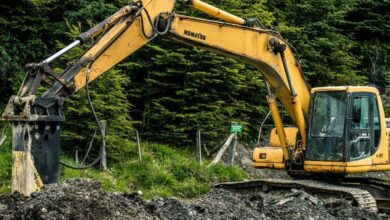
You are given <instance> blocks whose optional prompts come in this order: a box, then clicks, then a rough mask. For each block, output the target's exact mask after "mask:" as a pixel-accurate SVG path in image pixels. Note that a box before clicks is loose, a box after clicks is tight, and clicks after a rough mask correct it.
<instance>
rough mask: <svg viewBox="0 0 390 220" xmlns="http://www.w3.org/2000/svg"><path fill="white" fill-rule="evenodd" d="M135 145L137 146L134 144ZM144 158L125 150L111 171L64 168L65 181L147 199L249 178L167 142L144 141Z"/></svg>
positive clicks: (6, 168) (2, 181)
mask: <svg viewBox="0 0 390 220" xmlns="http://www.w3.org/2000/svg"><path fill="white" fill-rule="evenodd" d="M7 136H8V138H7V141H6V143H4V144H3V145H2V146H1V147H0V194H4V193H9V192H10V180H11V159H12V156H11V153H12V150H11V138H10V137H11V133H10V129H8V130H7ZM134 146H135V145H134ZM142 149H143V161H142V163H140V162H139V161H138V155H137V153H136V152H137V151H136V149H135V148H134V149H132V150H133V151H132V152H127V153H124V154H123V155H126V156H123V158H121V161H118V162H115V163H114V162H112V163H109V168H110V170H109V171H108V172H101V171H100V170H98V169H93V168H90V169H86V170H73V169H70V168H66V167H63V166H62V167H61V178H60V181H61V182H63V181H64V180H66V179H69V178H88V179H94V180H98V181H99V182H101V184H102V187H103V189H104V190H106V191H116V192H127V193H130V192H134V191H142V192H143V196H144V197H145V198H150V197H152V196H156V195H158V196H175V197H179V198H194V197H197V196H199V195H202V194H204V193H206V192H207V191H208V189H209V186H210V185H212V184H214V183H217V182H220V181H238V180H243V179H245V178H248V176H247V175H246V173H245V172H244V171H242V170H241V169H240V168H238V167H235V166H231V167H225V166H223V165H214V166H211V167H209V168H208V167H207V162H206V163H205V164H204V165H200V164H199V163H198V161H197V158H196V155H194V154H192V153H190V152H188V151H185V150H182V149H173V148H171V147H169V146H166V145H161V144H153V143H144V144H143V146H142ZM62 160H63V161H64V162H66V163H68V164H72V165H76V164H75V162H74V161H73V160H72V159H69V158H66V157H63V158H62Z"/></svg>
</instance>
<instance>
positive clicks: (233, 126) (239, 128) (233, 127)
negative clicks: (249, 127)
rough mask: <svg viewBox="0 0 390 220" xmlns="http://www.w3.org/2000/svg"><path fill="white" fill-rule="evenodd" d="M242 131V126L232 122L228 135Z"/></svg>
mask: <svg viewBox="0 0 390 220" xmlns="http://www.w3.org/2000/svg"><path fill="white" fill-rule="evenodd" d="M242 130H243V126H242V124H239V123H236V122H233V123H232V124H231V125H230V133H241V132H242Z"/></svg>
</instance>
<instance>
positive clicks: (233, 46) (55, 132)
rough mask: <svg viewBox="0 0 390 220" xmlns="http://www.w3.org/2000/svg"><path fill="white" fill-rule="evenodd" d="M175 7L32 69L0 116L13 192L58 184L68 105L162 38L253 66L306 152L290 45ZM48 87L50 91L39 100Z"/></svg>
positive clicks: (128, 17) (130, 13) (140, 4)
mask: <svg viewBox="0 0 390 220" xmlns="http://www.w3.org/2000/svg"><path fill="white" fill-rule="evenodd" d="M175 3H176V2H175V0H138V1H134V2H133V3H131V4H130V5H128V6H125V7H124V8H122V9H120V10H119V11H118V12H116V13H115V14H114V15H112V16H111V17H109V18H107V19H106V20H104V21H103V22H101V23H99V24H98V25H96V26H95V27H94V28H92V29H91V30H89V31H88V32H85V33H83V34H81V35H80V36H79V38H78V39H77V40H76V41H75V42H73V43H72V44H70V45H69V46H67V47H66V48H64V49H63V50H61V51H59V52H58V53H56V54H54V55H53V56H51V57H49V58H48V59H46V60H44V61H42V62H40V63H34V64H29V65H27V68H28V74H27V76H26V79H25V81H24V83H23V85H22V86H21V88H20V90H19V92H18V94H17V95H16V96H13V97H12V98H11V99H10V101H9V104H8V106H7V108H6V110H5V112H4V114H3V119H5V120H7V121H10V122H11V123H12V124H13V137H14V143H13V161H14V162H13V182H12V190H13V191H20V192H22V193H24V194H30V193H31V192H32V191H35V190H36V189H39V188H40V186H41V185H42V183H43V184H48V183H54V182H57V181H58V175H59V152H60V149H59V132H60V125H61V123H62V121H64V115H63V113H62V111H61V106H62V103H63V101H64V99H65V98H67V97H69V96H71V95H72V94H73V93H75V92H77V91H78V90H80V89H82V88H83V87H85V86H86V85H87V84H88V83H90V82H91V81H93V80H95V79H96V78H98V77H99V76H101V75H102V74H104V73H105V72H106V71H107V70H109V69H110V68H112V67H114V66H115V65H116V64H118V63H119V62H120V61H122V60H123V59H125V58H126V57H128V56H130V55H131V54H133V53H134V52H136V51H137V50H138V49H140V48H142V47H143V46H144V45H145V44H147V43H149V42H150V41H151V40H153V39H154V38H155V37H157V36H159V35H163V36H166V37H169V38H171V39H174V40H176V41H178V42H182V43H185V44H188V45H191V46H195V47H200V48H203V49H205V50H208V51H211V52H215V53H218V54H221V55H225V56H229V57H233V58H236V59H239V60H242V61H244V62H247V63H249V64H252V65H254V66H255V67H256V68H257V69H258V70H259V72H260V74H262V75H263V77H264V81H265V82H266V85H267V86H271V87H272V91H273V92H274V93H275V95H276V96H277V97H278V99H279V100H280V102H281V103H282V104H283V106H284V108H285V109H286V111H287V112H288V114H289V115H290V117H291V119H292V120H293V121H294V122H295V123H296V125H297V127H298V129H299V133H300V137H301V140H302V143H303V144H302V146H303V147H305V145H306V143H305V140H306V117H307V114H308V109H309V99H310V88H309V86H308V85H307V83H306V81H305V79H304V77H303V75H302V72H301V69H300V65H299V62H298V60H297V59H296V58H295V57H294V54H293V50H292V48H291V47H290V46H289V44H288V43H287V42H286V41H285V40H283V39H282V38H281V37H280V36H279V35H278V34H276V33H275V32H272V31H270V30H266V29H263V28H259V27H254V24H256V21H255V20H250V19H242V18H239V17H237V16H234V15H232V14H229V13H228V12H224V11H222V10H220V9H218V8H215V7H213V6H211V5H209V4H206V3H204V2H201V1H199V0H190V1H188V2H187V4H189V5H191V6H192V7H194V8H196V9H198V10H201V11H203V12H205V13H207V14H209V15H210V16H213V17H216V18H219V19H221V20H223V21H211V20H205V19H200V18H194V17H188V16H183V15H179V14H176V13H174V12H173V8H174V6H175ZM225 21H226V22H230V23H226V22H225ZM97 36H100V37H99V38H98V40H96V41H95V42H94V43H93V44H92V46H90V48H89V49H87V50H86V52H85V53H84V54H83V55H82V56H81V57H80V58H79V59H78V60H77V61H76V62H75V63H74V64H73V65H71V66H69V67H68V68H67V69H65V71H64V72H63V73H61V74H60V75H58V74H56V73H55V72H54V71H53V69H51V67H50V66H49V63H50V62H52V61H53V60H55V59H56V58H58V57H59V56H61V55H62V54H64V53H66V52H67V51H69V50H70V49H72V48H73V47H75V46H77V45H78V44H82V43H87V42H89V41H90V40H91V39H93V38H95V37H97ZM43 82H45V83H46V84H47V85H48V89H47V90H46V92H44V93H43V95H41V96H38V95H37V91H38V87H39V86H41V85H42V84H43ZM267 98H268V102H269V104H270V107H271V110H272V116H273V119H274V122H275V125H276V128H277V130H278V135H279V139H280V140H281V145H282V147H283V156H284V159H285V160H288V159H289V157H290V153H289V152H288V151H287V148H286V142H285V140H286V137H285V136H286V135H285V134H284V128H283V124H282V121H281V119H280V115H279V111H278V108H277V106H276V104H275V96H274V95H273V94H272V92H271V89H269V94H268V97H267ZM283 140H284V142H283ZM33 183H34V184H33Z"/></svg>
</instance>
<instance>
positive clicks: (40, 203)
mask: <svg viewBox="0 0 390 220" xmlns="http://www.w3.org/2000/svg"><path fill="white" fill-rule="evenodd" d="M0 216H1V217H0V219H50V220H51V219H53V220H54V219H175V220H176V219H186V220H187V219H189V220H191V219H194V220H195V219H196V220H198V219H286V220H287V219H288V220H293V219H379V217H378V216H376V215H375V214H371V213H368V212H366V211H363V210H360V209H358V208H356V207H353V206H352V205H351V204H350V203H349V202H347V201H343V200H340V199H323V198H318V197H316V196H312V195H310V194H307V193H306V192H304V191H300V190H295V189H293V190H289V191H278V192H269V193H263V192H256V193H251V194H245V195H243V194H235V193H233V192H230V191H226V190H223V189H212V190H210V191H209V192H208V193H207V194H206V195H204V196H202V197H201V198H199V199H197V200H194V201H181V200H179V199H176V198H161V197H154V198H153V199H151V200H149V201H145V200H142V199H141V198H140V197H139V196H138V194H136V193H135V194H130V195H129V194H119V193H108V192H104V191H102V189H101V187H100V184H99V183H98V182H95V181H91V180H81V179H71V180H67V181H66V182H65V183H64V184H54V185H48V186H45V188H44V189H43V190H42V191H41V192H39V193H34V194H32V195H31V197H24V196H21V195H20V194H12V195H8V196H0Z"/></svg>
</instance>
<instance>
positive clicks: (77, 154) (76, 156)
mask: <svg viewBox="0 0 390 220" xmlns="http://www.w3.org/2000/svg"><path fill="white" fill-rule="evenodd" d="M74 156H75V161H76V163H79V151H78V150H76V151H75V155H74Z"/></svg>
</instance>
